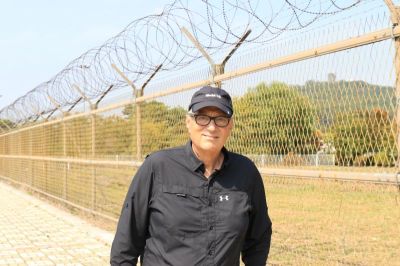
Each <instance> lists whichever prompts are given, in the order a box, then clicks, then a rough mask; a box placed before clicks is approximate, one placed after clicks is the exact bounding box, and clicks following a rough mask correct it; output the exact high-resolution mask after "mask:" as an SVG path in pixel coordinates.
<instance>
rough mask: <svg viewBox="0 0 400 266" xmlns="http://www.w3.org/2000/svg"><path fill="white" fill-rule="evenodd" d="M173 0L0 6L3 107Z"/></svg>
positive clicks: (24, 0)
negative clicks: (136, 20)
mask: <svg viewBox="0 0 400 266" xmlns="http://www.w3.org/2000/svg"><path fill="white" fill-rule="evenodd" d="M170 2H171V0H149V1H138V0H96V1H94V0H84V1H82V0H68V1H54V0H35V1H30V0H13V1H5V0H3V1H1V9H0V34H1V38H0V59H1V64H0V95H2V96H1V97H0V109H2V108H3V107H5V106H7V105H9V104H11V103H12V102H13V101H15V100H16V99H17V98H18V97H20V96H23V95H24V94H26V93H27V92H28V91H30V90H32V89H34V88H35V87H36V86H37V85H39V84H40V83H42V82H45V81H48V80H50V79H51V78H52V77H53V76H54V75H55V74H57V73H58V72H59V71H60V70H62V69H63V68H64V67H65V66H66V65H67V64H68V63H69V62H71V61H72V60H73V59H75V58H77V57H79V56H80V55H81V54H83V53H84V52H86V51H87V50H89V49H91V48H94V47H97V46H99V45H101V44H103V43H104V42H105V41H106V40H107V39H109V38H110V37H112V36H114V35H116V34H118V33H119V32H121V31H122V30H123V29H124V28H125V27H126V26H127V25H128V24H129V23H130V22H132V21H134V20H135V19H138V18H141V17H144V16H146V15H151V14H159V13H161V11H162V10H163V7H164V6H165V5H166V4H168V3H170Z"/></svg>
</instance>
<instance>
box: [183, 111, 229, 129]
mask: <svg viewBox="0 0 400 266" xmlns="http://www.w3.org/2000/svg"><path fill="white" fill-rule="evenodd" d="M189 116H191V117H194V121H196V124H198V125H199V126H203V127H204V126H208V124H210V122H211V120H214V124H215V125H216V126H217V127H226V126H227V125H228V124H229V121H230V120H231V119H230V117H226V116H208V115H197V114H189Z"/></svg>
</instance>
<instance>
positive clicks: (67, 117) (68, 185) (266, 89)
mask: <svg viewBox="0 0 400 266" xmlns="http://www.w3.org/2000/svg"><path fill="white" fill-rule="evenodd" d="M388 20H389V18H388V16H387V15H382V14H380V15H379V16H378V18H376V17H372V18H371V17H368V18H366V19H365V18H364V19H363V20H362V21H360V22H358V23H353V24H352V23H347V22H344V23H341V24H340V25H336V24H335V25H334V27H333V29H328V30H323V31H312V32H308V33H303V34H302V35H300V36H296V37H295V38H290V39H287V40H282V41H280V42H278V41H276V42H275V43H271V45H269V46H268V47H264V48H259V49H254V50H252V51H250V52H248V53H242V54H240V55H238V56H235V57H234V58H233V59H232V60H231V61H229V62H228V64H227V65H226V66H225V74H221V75H218V76H214V77H213V80H214V81H217V82H222V88H224V89H225V90H227V91H229V92H230V93H231V95H232V96H233V103H234V110H235V111H234V112H235V114H234V122H235V127H234V130H233V132H232V135H231V137H230V139H229V142H228V143H227V148H228V149H229V150H232V151H234V152H239V153H242V154H246V155H247V156H248V157H250V158H251V159H252V160H253V161H254V162H255V163H256V165H257V166H258V167H259V169H260V171H261V172H262V173H263V175H264V182H265V187H266V191H267V198H268V202H269V208H270V212H271V217H272V219H273V223H274V232H273V242H272V250H271V256H270V258H271V259H270V262H271V265H290V264H300V265H303V264H326V265H330V264H354V265H361V264H362V265H364V264H368V265H376V264H380V263H386V264H391V265H395V264H396V263H398V262H397V259H398V246H399V245H400V242H399V238H398V237H397V236H398V235H399V233H400V231H399V226H398V221H399V220H400V209H399V204H398V192H397V190H396V186H393V184H397V185H398V184H399V183H398V180H397V173H398V163H397V162H398V151H399V149H398V146H397V137H398V124H397V121H398V114H397V111H398V103H397V97H396V95H397V92H396V90H399V88H398V87H397V88H396V82H398V78H399V77H398V75H399V74H398V73H399V72H398V71H399V69H396V67H395V65H396V64H395V63H396V61H395V60H398V57H397V55H398V52H399V51H396V48H395V47H396V45H395V41H397V42H398V41H399V37H398V36H399V35H400V31H399V29H398V26H396V27H394V28H387V27H386V26H387V25H389V22H388ZM349 25H350V26H349ZM334 32H336V33H342V35H341V34H333V33H334ZM333 35H334V36H336V38H337V39H332V38H333V37H332V36H333ZM349 37H352V38H351V39H347V38H349ZM366 37H369V39H368V38H367V39H368V40H369V41H368V42H365V38H366ZM327 39H329V42H326V40H327ZM323 40H325V42H324V41H323ZM313 47H314V48H313ZM328 48H329V49H328ZM309 49H311V50H309ZM309 53H311V54H313V55H312V56H310V55H309ZM395 58H396V59H395ZM211 72H212V71H211V69H210V68H209V67H202V68H200V69H197V70H196V71H192V72H190V73H183V74H182V75H180V76H177V77H169V78H168V79H161V80H158V81H157V80H155V81H154V82H151V83H149V85H148V87H146V89H145V90H144V94H143V96H141V95H138V96H136V95H133V94H132V93H131V92H130V91H131V88H130V87H129V86H126V88H125V90H121V94H120V95H115V98H109V99H108V100H107V101H105V102H102V103H101V104H100V105H99V107H98V109H96V110H92V111H87V112H81V113H77V112H76V113H72V112H71V113H67V114H64V116H63V117H61V112H59V117H58V118H53V119H50V120H48V121H43V122H40V123H33V124H27V125H25V126H24V127H19V128H16V129H14V130H7V126H2V130H3V132H4V133H0V176H1V177H2V178H4V179H7V180H12V181H13V182H17V183H19V184H24V185H26V186H29V187H30V188H32V189H34V190H37V191H40V192H42V193H45V194H46V195H48V196H50V197H54V198H57V199H58V200H61V201H64V202H68V203H69V204H72V205H73V206H76V207H79V208H81V209H84V210H89V211H91V212H92V213H95V214H97V215H99V216H103V217H106V218H108V219H110V220H112V221H114V222H115V221H116V219H117V217H118V215H119V213H120V209H121V204H122V201H123V198H124V196H125V193H126V191H127V189H128V186H129V184H130V182H131V180H132V176H133V175H134V173H135V171H136V170H137V167H138V166H140V163H141V161H142V160H143V159H144V157H145V156H146V155H147V154H149V153H151V152H154V151H156V150H159V149H164V148H168V147H172V146H176V145H182V144H184V143H185V142H186V141H187V140H188V135H187V131H186V127H185V124H184V119H185V114H186V112H187V110H186V107H187V105H188V103H189V100H190V97H191V95H192V94H193V92H194V91H195V90H196V89H197V88H198V87H200V86H201V85H205V84H208V83H210V73H211ZM186 76H187V77H188V78H187V79H186V78H182V77H186ZM189 81H191V82H192V83H188V82H189ZM79 108H80V109H81V110H85V108H84V107H83V106H80V107H79ZM79 108H78V109H79ZM2 123H3V124H5V123H6V122H5V121H4V120H3V121H2ZM291 177H297V178H291ZM299 177H316V178H315V179H302V178H299ZM331 179H334V180H331ZM341 179H343V180H349V179H352V180H357V181H360V180H361V181H362V180H368V181H374V182H375V183H379V182H380V183H385V184H369V183H368V184H367V183H359V182H351V183H347V182H337V180H339V181H340V180H341ZM335 180H336V181H335ZM388 184H389V185H388Z"/></svg>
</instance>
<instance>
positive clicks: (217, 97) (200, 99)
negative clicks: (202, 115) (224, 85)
mask: <svg viewBox="0 0 400 266" xmlns="http://www.w3.org/2000/svg"><path fill="white" fill-rule="evenodd" d="M209 106H214V107H217V108H218V109H220V110H221V111H223V112H224V113H225V114H227V116H228V117H231V116H232V115H233V106H232V99H231V96H230V95H229V94H228V93H227V92H226V91H225V90H223V89H220V88H215V87H211V86H205V87H202V88H201V89H200V90H198V91H196V92H195V93H194V94H193V96H192V100H191V101H190V104H189V111H190V110H191V111H192V112H194V113H195V112H197V111H198V110H200V109H201V108H204V107H209Z"/></svg>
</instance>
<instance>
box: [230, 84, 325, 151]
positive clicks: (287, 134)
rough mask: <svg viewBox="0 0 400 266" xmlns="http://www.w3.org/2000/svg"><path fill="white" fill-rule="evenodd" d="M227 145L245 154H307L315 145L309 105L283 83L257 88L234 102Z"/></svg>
mask: <svg viewBox="0 0 400 266" xmlns="http://www.w3.org/2000/svg"><path fill="white" fill-rule="evenodd" d="M234 105H235V129H234V131H233V133H232V137H231V140H230V142H229V144H230V145H231V146H232V148H233V149H235V150H237V151H238V152H241V153H245V154H288V153H297V154H309V153H315V152H316V151H317V149H318V146H319V141H318V138H317V136H316V134H315V132H316V127H315V120H316V114H315V110H314V108H313V105H312V104H311V102H310V101H309V100H308V99H307V98H306V97H305V96H302V95H301V94H300V93H299V91H298V90H296V89H294V88H290V87H288V86H287V85H286V84H284V83H272V84H271V85H270V86H267V85H266V84H264V83H261V84H259V85H257V86H256V87H255V88H251V89H249V91H248V92H247V93H246V94H245V95H243V96H242V97H240V98H236V99H234Z"/></svg>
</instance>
